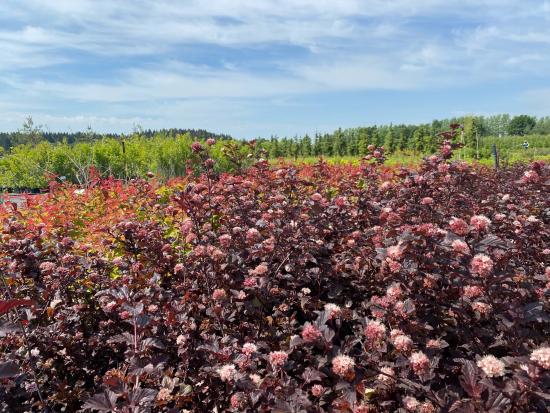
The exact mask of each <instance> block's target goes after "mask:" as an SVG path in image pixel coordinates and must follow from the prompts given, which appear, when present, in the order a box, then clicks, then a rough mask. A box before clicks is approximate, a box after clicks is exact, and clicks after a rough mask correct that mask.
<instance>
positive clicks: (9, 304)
mask: <svg viewBox="0 0 550 413" xmlns="http://www.w3.org/2000/svg"><path fill="white" fill-rule="evenodd" d="M33 304H34V301H32V300H3V301H0V315H1V314H6V313H7V312H8V311H10V310H11V309H12V308H15V307H21V306H29V305H33Z"/></svg>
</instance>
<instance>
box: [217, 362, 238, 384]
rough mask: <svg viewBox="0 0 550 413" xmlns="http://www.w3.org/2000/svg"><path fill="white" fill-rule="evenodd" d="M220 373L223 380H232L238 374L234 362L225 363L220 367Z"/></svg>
mask: <svg viewBox="0 0 550 413" xmlns="http://www.w3.org/2000/svg"><path fill="white" fill-rule="evenodd" d="M218 374H219V376H220V379H221V380H222V381H225V382H228V381H232V380H233V379H234V378H235V375H236V374H237V369H236V368H235V365H234V364H225V365H223V366H222V367H220V368H219V369H218Z"/></svg>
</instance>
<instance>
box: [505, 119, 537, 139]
mask: <svg viewBox="0 0 550 413" xmlns="http://www.w3.org/2000/svg"><path fill="white" fill-rule="evenodd" d="M536 124H537V120H536V119H535V118H534V117H532V116H529V115H519V116H514V118H513V119H512V120H511V121H510V124H509V125H508V133H509V134H510V135H520V136H523V135H526V134H528V133H529V132H530V131H531V129H533V128H534V127H535V125H536Z"/></svg>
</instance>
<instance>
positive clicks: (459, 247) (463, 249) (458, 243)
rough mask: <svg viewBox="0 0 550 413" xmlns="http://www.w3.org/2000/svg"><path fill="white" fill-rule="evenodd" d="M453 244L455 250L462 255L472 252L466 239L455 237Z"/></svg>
mask: <svg viewBox="0 0 550 413" xmlns="http://www.w3.org/2000/svg"><path fill="white" fill-rule="evenodd" d="M451 246H452V247H453V251H454V252H456V253H457V254H462V255H469V254H470V247H468V244H466V243H465V242H464V241H462V240H459V239H455V240H454V241H453V242H452V244H451Z"/></svg>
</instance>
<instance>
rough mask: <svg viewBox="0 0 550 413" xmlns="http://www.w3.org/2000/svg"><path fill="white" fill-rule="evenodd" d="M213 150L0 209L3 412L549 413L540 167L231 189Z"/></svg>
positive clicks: (54, 189)
mask: <svg viewBox="0 0 550 413" xmlns="http://www.w3.org/2000/svg"><path fill="white" fill-rule="evenodd" d="M453 134H454V133H453V132H451V133H449V134H448V135H447V137H448V138H452V137H453ZM211 143H212V145H211V146H208V145H204V144H199V143H198V142H195V143H194V144H193V145H192V156H194V157H196V162H197V165H201V168H200V169H197V171H196V173H188V174H187V176H186V177H183V178H175V179H173V180H170V181H168V182H164V181H163V180H161V179H157V177H156V176H155V174H153V173H149V174H148V178H146V179H136V180H131V181H129V182H126V183H124V182H122V181H118V180H114V179H100V178H97V179H95V178H93V174H91V175H92V176H91V178H90V179H89V180H88V181H87V182H88V186H87V187H86V188H82V187H78V186H76V185H73V184H70V183H67V182H65V183H61V182H54V183H51V184H50V191H49V193H48V194H44V195H37V196H35V197H33V198H30V201H29V203H28V205H27V206H26V207H25V208H16V207H14V206H13V205H12V204H10V203H6V204H4V205H2V206H0V219H1V220H2V228H1V231H2V233H1V237H2V242H1V244H0V274H1V278H2V288H1V291H2V297H1V301H0V321H1V329H0V349H1V350H0V380H1V381H2V386H0V411H3V412H10V413H18V412H39V411H40V412H46V411H47V412H78V411H88V412H91V411H99V412H136V413H137V412H174V413H175V412H186V411H189V412H281V413H282V412H288V413H291V412H295V413H298V412H304V413H308V412H312V413H316V412H340V413H351V412H353V413H362V412H387V413H394V412H398V413H407V412H416V413H435V412H457V413H476V412H491V413H498V412H510V413H512V412H514V413H515V412H526V413H527V412H547V411H548V410H547V409H548V405H549V403H550V393H549V386H550V342H549V337H550V302H549V300H548V298H549V296H550V196H549V189H550V166H549V165H548V164H547V163H544V162H542V161H538V162H532V163H518V164H514V165H512V166H509V167H505V168H501V169H498V170H495V169H492V168H489V167H485V166H483V165H479V164H478V165H472V164H470V163H466V162H463V161H457V160H454V159H453V158H452V151H453V150H454V149H456V146H455V145H454V144H452V143H450V141H445V142H443V144H442V145H441V149H440V150H439V152H437V153H436V154H434V155H432V156H429V157H427V158H425V159H424V160H423V161H422V162H420V163H419V164H417V165H416V166H414V167H398V166H391V165H385V164H384V154H383V151H382V150H380V149H376V148H374V147H373V146H371V147H369V148H368V151H369V154H368V155H367V156H366V157H365V159H364V160H362V161H361V162H360V163H358V164H356V165H352V164H344V165H332V164H328V163H325V162H317V163H312V164H302V165H299V166H298V165H293V164H270V163H269V162H267V161H265V160H261V159H258V160H256V161H255V162H252V161H251V163H252V164H251V165H250V166H247V167H246V168H244V167H243V168H233V172H231V173H225V172H220V171H219V170H217V169H216V168H215V165H214V164H215V162H214V161H213V160H212V159H211V154H210V151H211V149H212V148H214V147H216V146H215V143H214V142H211Z"/></svg>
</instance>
